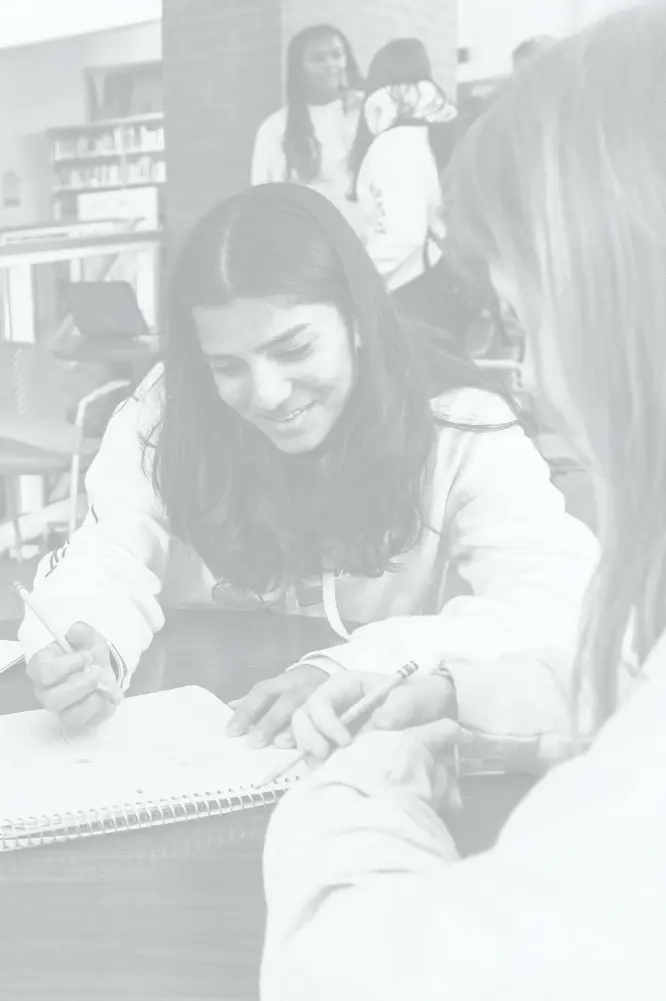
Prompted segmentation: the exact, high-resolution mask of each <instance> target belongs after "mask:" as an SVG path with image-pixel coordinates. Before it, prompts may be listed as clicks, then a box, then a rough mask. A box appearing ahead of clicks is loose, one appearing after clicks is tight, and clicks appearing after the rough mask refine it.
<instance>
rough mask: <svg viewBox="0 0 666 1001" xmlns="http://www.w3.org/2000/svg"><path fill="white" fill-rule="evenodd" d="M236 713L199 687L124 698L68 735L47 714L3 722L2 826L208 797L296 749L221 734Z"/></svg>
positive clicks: (259, 774) (247, 780)
mask: <svg viewBox="0 0 666 1001" xmlns="http://www.w3.org/2000/svg"><path fill="white" fill-rule="evenodd" d="M231 715H232V710H231V709H230V708H229V706H227V705H225V703H223V702H221V701H220V700H219V699H217V698H216V697H215V696H214V695H212V694H211V693H210V692H208V691H206V690H205V689H203V688H198V687H196V686H188V687H186V688H176V689H173V690H170V691H165V692H156V693H154V694H151V695H137V696H134V697H131V698H127V699H125V700H124V701H123V702H122V703H121V704H120V705H119V706H118V708H117V710H116V712H115V713H114V715H113V716H112V717H111V718H110V719H108V720H106V721H104V722H103V723H101V724H100V725H99V726H98V727H97V728H96V729H95V730H94V731H91V732H88V733H85V734H81V735H71V734H67V733H65V732H64V731H63V729H62V727H61V725H60V722H59V719H58V717H57V716H56V715H55V714H53V713H50V712H47V711H45V710H35V711H33V712H24V713H16V714H13V715H8V716H0V827H1V826H2V822H3V821H5V823H11V822H12V821H17V820H19V819H25V818H29V817H40V816H42V817H43V816H48V817H52V816H57V815H62V814H65V813H67V814H79V813H82V812H83V813H86V812H88V811H91V810H100V811H106V809H107V808H113V807H115V806H118V807H120V808H122V807H123V806H127V805H128V804H136V805H138V804H142V803H154V802H160V801H161V800H170V799H171V798H174V797H175V798H179V799H182V798H184V799H193V800H195V799H196V798H198V797H203V796H205V794H206V793H211V794H213V793H221V794H224V793H232V792H233V791H234V790H239V789H240V790H242V789H244V788H247V787H248V786H250V785H252V784H254V783H260V782H261V781H262V779H263V777H264V776H265V775H266V774H267V773H268V772H269V771H271V770H272V769H273V767H275V766H278V765H279V764H280V763H281V762H283V761H288V760H289V757H290V756H293V752H289V751H280V750H277V749H274V748H264V749H254V748H250V747H248V744H247V738H245V737H234V738H232V737H227V736H226V735H225V732H224V731H225V727H226V724H227V722H228V721H229V719H230V717H231Z"/></svg>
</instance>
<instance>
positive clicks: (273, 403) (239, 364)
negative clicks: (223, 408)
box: [193, 296, 356, 454]
mask: <svg viewBox="0 0 666 1001" xmlns="http://www.w3.org/2000/svg"><path fill="white" fill-rule="evenodd" d="M193 315H194V321H195V324H196V327H197V332H198V336H199V341H200V343H201V347H202V349H203V352H204V354H205V356H206V358H207V360H208V363H209V365H210V369H211V372H212V374H213V378H214V380H215V384H216V386H217V391H218V393H219V394H220V398H221V399H222V400H223V401H224V403H226V404H227V405H228V406H229V407H232V409H233V410H235V411H236V413H237V414H239V415H240V416H241V417H242V418H243V420H246V421H247V422H248V423H249V424H253V425H254V427H256V428H258V430H260V431H261V432H262V433H263V434H265V435H266V437H267V438H269V439H270V440H271V441H272V442H273V444H274V445H275V446H276V448H279V449H280V450H281V451H282V452H288V453H290V454H297V453H301V452H310V451H312V450H313V449H316V448H318V447H319V446H320V445H321V444H323V442H324V441H325V440H326V438H327V437H328V435H329V434H330V432H331V431H332V429H333V428H334V426H335V425H336V424H337V422H338V420H339V419H340V417H341V416H342V414H343V412H344V410H345V408H346V406H347V403H348V401H349V398H350V396H351V394H352V391H353V389H354V384H355V381H356V357H355V349H354V345H353V341H352V336H351V334H350V331H349V329H348V327H347V324H346V322H345V320H344V319H343V317H342V316H341V314H340V312H339V311H338V310H337V309H336V307H335V306H332V305H330V304H328V303H314V304H303V303H301V304H298V305H294V303H293V300H290V299H288V298H287V297H283V296H280V297H275V298H268V299H236V300H234V301H233V302H232V303H230V304H229V305H228V306H217V307H203V306H198V307H195V308H194V310H193Z"/></svg>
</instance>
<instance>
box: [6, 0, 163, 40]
mask: <svg viewBox="0 0 666 1001" xmlns="http://www.w3.org/2000/svg"><path fill="white" fill-rule="evenodd" d="M161 16H162V0H0V24H2V31H1V32H0V48H3V49H4V48H11V47H14V46H16V45H31V44H32V43H33V42H42V41H47V40H53V39H55V38H65V37H67V36H70V35H83V34H89V33H90V32H93V31H106V30H107V29H108V28H121V27H126V26H127V25H130V24H140V23H141V22H143V21H157V20H159V18H160V17H161Z"/></svg>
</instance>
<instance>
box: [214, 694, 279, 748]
mask: <svg viewBox="0 0 666 1001" xmlns="http://www.w3.org/2000/svg"><path fill="white" fill-rule="evenodd" d="M279 694H280V693H279V691H277V690H276V689H273V688H271V687H270V686H269V685H267V684H266V683H265V682H264V683H260V684H259V685H255V687H254V688H253V689H251V691H250V692H249V693H248V694H247V695H246V696H245V698H244V699H242V700H241V701H240V702H239V703H238V708H237V709H236V711H235V713H234V714H233V716H232V717H231V719H230V720H229V723H228V725H227V733H228V734H229V736H230V737H240V736H242V735H243V734H244V733H247V731H248V730H249V729H250V727H251V726H252V724H253V723H255V722H256V721H257V720H258V719H261V717H262V716H263V715H264V714H265V713H266V712H267V710H269V709H270V707H271V706H272V705H273V703H274V702H275V700H276V699H277V697H278V695H279Z"/></svg>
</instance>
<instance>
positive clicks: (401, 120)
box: [350, 38, 456, 194]
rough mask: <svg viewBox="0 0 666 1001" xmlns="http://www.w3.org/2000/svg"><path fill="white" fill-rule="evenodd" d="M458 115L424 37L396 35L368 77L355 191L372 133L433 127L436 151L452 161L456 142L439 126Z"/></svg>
mask: <svg viewBox="0 0 666 1001" xmlns="http://www.w3.org/2000/svg"><path fill="white" fill-rule="evenodd" d="M455 115H456V110H455V108H454V107H453V105H452V104H451V103H450V102H449V100H448V98H447V96H446V94H445V93H444V91H443V90H442V89H441V88H440V87H439V86H438V85H437V84H436V83H435V81H434V79H433V71H432V64H431V62H430V57H429V56H428V52H427V50H426V47H425V45H424V44H423V42H422V41H420V39H418V38H395V39H393V41H391V42H388V43H387V44H386V45H384V46H383V47H382V48H381V49H380V50H379V51H378V52H377V53H376V54H375V56H374V57H373V59H372V62H371V63H370V67H369V69H368V75H367V78H366V83H365V100H364V104H363V109H362V112H361V117H360V119H359V124H358V129H357V133H356V138H355V140H354V145H353V148H352V152H351V155H350V166H351V171H352V176H353V185H352V194H355V193H356V187H357V181H358V174H359V171H360V169H361V165H362V163H363V160H364V159H365V156H366V154H367V152H368V149H369V148H370V146H371V145H372V142H373V139H374V138H375V137H376V136H377V135H378V134H380V133H381V132H384V131H387V130H388V129H390V128H394V127H396V126H399V125H417V124H423V125H427V126H428V127H429V133H430V139H431V146H432V149H433V153H434V155H435V158H436V160H437V162H438V166H439V167H440V168H441V167H442V166H443V164H444V162H445V161H448V158H449V156H450V152H451V147H452V144H451V142H449V140H448V136H441V135H440V134H439V130H440V129H441V126H446V125H448V124H449V123H450V122H451V121H452V119H453V118H454V117H455ZM433 140H434V141H433Z"/></svg>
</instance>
